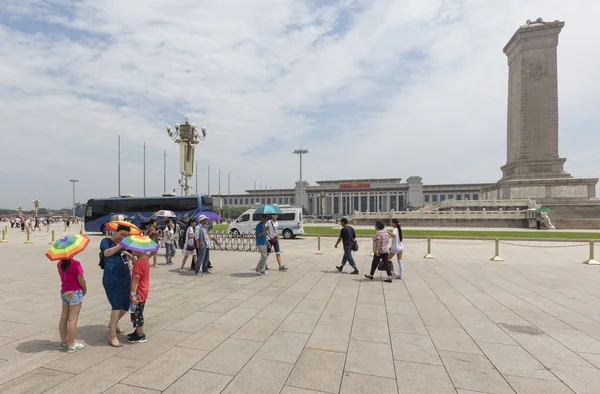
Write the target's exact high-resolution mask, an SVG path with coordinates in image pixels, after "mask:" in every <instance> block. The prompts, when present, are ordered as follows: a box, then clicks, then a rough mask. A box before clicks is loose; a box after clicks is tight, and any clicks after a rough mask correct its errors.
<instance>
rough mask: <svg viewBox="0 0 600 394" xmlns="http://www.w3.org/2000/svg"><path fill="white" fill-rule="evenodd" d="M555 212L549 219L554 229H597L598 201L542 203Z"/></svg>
mask: <svg viewBox="0 0 600 394" xmlns="http://www.w3.org/2000/svg"><path fill="white" fill-rule="evenodd" d="M544 205H545V206H549V207H551V208H552V209H554V210H555V211H556V212H550V213H549V215H550V218H551V220H552V222H553V223H554V226H555V227H556V229H558V230H560V229H587V230H592V229H599V230H600V200H591V201H586V202H577V203H560V202H555V203H552V202H551V201H548V202H546V201H545V202H544Z"/></svg>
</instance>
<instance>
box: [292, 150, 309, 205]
mask: <svg viewBox="0 0 600 394" xmlns="http://www.w3.org/2000/svg"><path fill="white" fill-rule="evenodd" d="M294 153H295V154H297V155H299V156H300V209H301V210H302V212H303V213H304V207H303V206H302V187H303V186H304V185H303V184H302V183H303V182H302V156H303V155H305V154H307V153H308V150H306V149H296V150H295V151H294Z"/></svg>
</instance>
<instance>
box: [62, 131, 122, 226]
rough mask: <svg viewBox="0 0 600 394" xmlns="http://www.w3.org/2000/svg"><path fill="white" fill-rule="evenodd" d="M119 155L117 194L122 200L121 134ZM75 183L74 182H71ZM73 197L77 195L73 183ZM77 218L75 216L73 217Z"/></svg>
mask: <svg viewBox="0 0 600 394" xmlns="http://www.w3.org/2000/svg"><path fill="white" fill-rule="evenodd" d="M117 154H118V156H119V157H118V161H117V163H118V164H117V172H118V174H117V192H118V193H119V194H118V196H119V198H121V134H119V147H118V150H117ZM71 182H73V181H71ZM75 182H79V181H75ZM73 195H75V183H74V182H73ZM73 204H75V197H73ZM73 212H75V208H73ZM73 216H75V215H73Z"/></svg>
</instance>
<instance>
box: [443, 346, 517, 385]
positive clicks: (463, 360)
mask: <svg viewBox="0 0 600 394" xmlns="http://www.w3.org/2000/svg"><path fill="white" fill-rule="evenodd" d="M440 356H441V357H442V361H443V362H444V366H445V367H446V370H447V371H448V374H449V375H450V378H451V379H452V382H453V383H454V385H455V387H456V388H461V389H467V390H473V391H481V392H484V393H492V394H496V393H498V394H502V393H514V391H513V389H512V388H511V387H510V386H509V385H508V383H506V381H505V380H504V378H503V377H502V375H500V373H499V372H498V370H496V369H495V368H494V366H493V365H492V364H491V363H490V362H489V361H488V359H487V358H486V357H485V356H481V355H478V354H467V353H456V352H449V351H445V350H440Z"/></svg>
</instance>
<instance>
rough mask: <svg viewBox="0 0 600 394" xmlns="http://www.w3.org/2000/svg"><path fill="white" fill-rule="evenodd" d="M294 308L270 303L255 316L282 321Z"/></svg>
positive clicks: (288, 305)
mask: <svg viewBox="0 0 600 394" xmlns="http://www.w3.org/2000/svg"><path fill="white" fill-rule="evenodd" d="M294 308H295V306H294V305H291V304H282V303H275V302H273V303H271V304H269V305H267V306H266V307H265V308H264V309H263V310H262V311H260V312H259V313H258V315H256V317H260V318H263V319H273V320H279V322H282V321H284V320H285V319H286V318H287V317H288V316H289V314H290V313H291V312H292V311H293V310H294Z"/></svg>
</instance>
